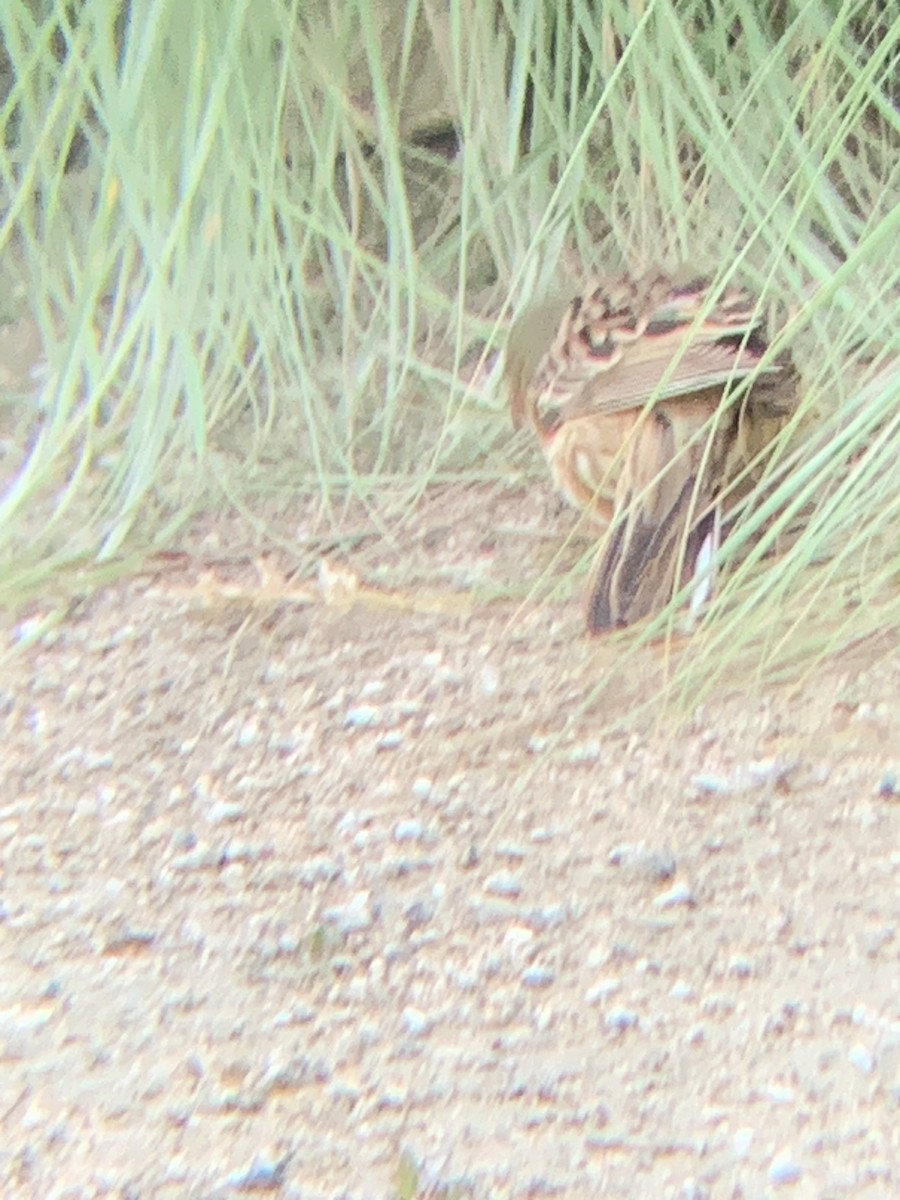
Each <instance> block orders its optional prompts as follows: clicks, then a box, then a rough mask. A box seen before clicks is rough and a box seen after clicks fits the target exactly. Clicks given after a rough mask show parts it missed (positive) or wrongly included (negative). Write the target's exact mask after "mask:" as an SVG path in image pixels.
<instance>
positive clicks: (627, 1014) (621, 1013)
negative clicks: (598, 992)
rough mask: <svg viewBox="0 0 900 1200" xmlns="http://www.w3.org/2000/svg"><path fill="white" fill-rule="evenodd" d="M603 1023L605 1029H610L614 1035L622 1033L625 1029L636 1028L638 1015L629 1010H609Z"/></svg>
mask: <svg viewBox="0 0 900 1200" xmlns="http://www.w3.org/2000/svg"><path fill="white" fill-rule="evenodd" d="M603 1023H604V1025H605V1026H606V1028H607V1029H612V1030H614V1031H615V1032H616V1033H624V1032H625V1030H626V1029H635V1028H636V1027H637V1023H638V1015H637V1013H636V1012H634V1010H633V1009H630V1008H611V1009H610V1010H609V1012H608V1013H607V1014H606V1016H605V1017H604V1019H603Z"/></svg>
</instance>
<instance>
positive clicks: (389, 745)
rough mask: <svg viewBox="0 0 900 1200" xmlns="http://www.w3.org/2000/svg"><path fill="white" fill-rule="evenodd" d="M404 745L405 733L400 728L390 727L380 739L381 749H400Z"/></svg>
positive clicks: (379, 746) (379, 747) (378, 744)
mask: <svg viewBox="0 0 900 1200" xmlns="http://www.w3.org/2000/svg"><path fill="white" fill-rule="evenodd" d="M402 745H403V734H402V733H401V732H400V730H399V729H389V730H388V732H387V733H386V734H385V735H384V737H380V738H379V739H378V743H377V748H378V749H379V750H399V749H400V747H401V746H402Z"/></svg>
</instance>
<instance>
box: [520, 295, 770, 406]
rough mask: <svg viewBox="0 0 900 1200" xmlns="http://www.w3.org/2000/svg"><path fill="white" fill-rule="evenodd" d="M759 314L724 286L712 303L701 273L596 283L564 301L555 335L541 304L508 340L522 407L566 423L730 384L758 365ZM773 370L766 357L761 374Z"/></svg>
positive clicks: (750, 301) (747, 300)
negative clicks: (678, 278) (678, 279)
mask: <svg viewBox="0 0 900 1200" xmlns="http://www.w3.org/2000/svg"><path fill="white" fill-rule="evenodd" d="M538 312H539V313H540V316H541V319H542V320H543V322H544V325H543V328H542V329H541V332H540V334H538V333H537V324H538V317H537V313H538ZM760 319H761V318H760V314H759V310H758V306H757V304H756V301H755V300H753V298H752V297H751V296H749V294H748V293H746V292H744V291H734V290H733V291H726V292H725V293H724V295H722V296H721V297H720V298H718V299H717V300H716V301H715V302H713V300H712V298H711V294H710V291H709V286H708V284H707V283H706V281H704V280H694V281H693V282H691V283H688V284H683V285H677V284H675V283H673V282H672V281H671V280H670V279H669V278H668V277H666V276H663V275H652V276H647V277H645V278H644V279H642V280H638V281H632V280H628V279H626V278H620V279H616V280H613V281H611V282H608V283H605V284H597V285H595V286H594V287H592V288H589V289H588V290H586V291H585V292H583V293H582V294H581V295H580V296H577V297H576V298H575V299H574V300H573V301H572V302H571V304H570V305H569V306H568V308H567V309H566V311H565V312H564V314H563V316H562V319H561V320H560V321H559V324H558V327H557V330H556V335H555V337H553V336H552V335H548V334H547V333H546V325H547V323H549V322H550V321H551V320H552V316H551V311H550V310H547V309H541V310H535V315H534V316H531V315H530V314H529V315H526V317H525V318H524V319H523V323H522V325H521V327H520V329H519V330H518V331H517V335H516V337H515V338H513V339H511V340H512V342H513V348H512V355H511V360H512V361H513V362H515V363H518V364H520V367H519V370H518V375H517V379H518V395H519V397H520V401H519V407H520V413H522V414H525V413H526V410H528V411H529V412H530V414H531V417H532V420H533V421H536V420H539V419H540V413H541V411H542V410H543V411H546V410H548V409H553V410H556V412H557V413H558V416H559V417H560V418H561V419H563V420H568V419H570V418H572V417H575V416H585V415H588V414H590V413H597V414H603V413H615V412H623V411H626V410H627V409H633V408H642V407H643V406H644V405H645V404H646V403H647V402H648V401H649V400H650V399H651V397H652V398H653V399H654V400H668V399H676V398H678V397H681V396H688V395H690V394H691V393H693V392H696V391H698V390H701V389H705V388H708V387H712V386H719V387H724V386H725V385H726V384H727V383H729V382H737V381H739V380H741V379H743V378H745V377H746V376H748V375H750V374H752V373H754V372H758V371H759V370H760V367H759V364H760V362H761V360H762V358H763V356H764V354H765V352H766V349H767V347H766V343H765V341H764V339H763V338H762V336H761V335H760V332H759V324H760ZM548 338H552V340H550V341H549V346H548ZM541 344H543V346H544V347H546V349H545V350H544V352H542V350H541ZM526 346H527V348H528V351H529V354H530V357H529V358H528V361H527V365H526V354H525V347H526ZM780 369H781V368H780V366H779V365H778V364H774V363H773V364H771V365H767V366H766V368H764V369H763V371H762V372H761V373H762V374H767V375H771V376H776V375H777V374H778V373H779V371H780Z"/></svg>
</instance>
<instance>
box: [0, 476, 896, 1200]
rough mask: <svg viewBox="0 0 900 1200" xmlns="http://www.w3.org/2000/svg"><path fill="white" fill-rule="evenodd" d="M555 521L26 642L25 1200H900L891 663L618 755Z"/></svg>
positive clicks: (11, 736) (599, 651)
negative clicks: (556, 564)
mask: <svg viewBox="0 0 900 1200" xmlns="http://www.w3.org/2000/svg"><path fill="white" fill-rule="evenodd" d="M543 503H544V501H543V500H541V499H540V498H528V497H525V496H523V495H522V494H521V493H520V492H518V491H515V490H510V491H508V492H506V493H504V494H491V495H489V496H485V495H482V494H479V493H477V492H475V491H474V490H471V491H468V492H460V493H449V492H445V493H442V494H435V495H433V496H430V497H428V498H427V499H426V501H425V502H424V503H423V506H422V508H421V510H420V512H419V514H418V516H417V521H416V525H415V527H414V528H413V527H411V528H410V530H409V532H408V535H407V537H406V542H405V544H404V547H403V562H404V568H403V570H404V575H403V579H404V588H403V590H402V591H400V590H398V589H396V588H395V589H394V590H382V588H384V589H386V588H387V585H389V584H390V582H391V576H390V569H389V568H390V563H391V555H392V554H393V556H394V558H393V561H394V562H395V563H396V562H397V561H399V559H398V557H397V556H398V555H399V551H396V550H395V551H388V550H385V546H384V544H381V545H371V546H368V545H366V544H365V543H361V544H360V545H359V546H357V548H356V549H354V550H353V551H352V552H351V553H350V554H349V555H348V556H347V565H346V566H344V567H342V566H341V564H340V563H335V562H334V561H329V562H327V563H326V565H325V566H324V568H323V571H322V575H321V583H320V584H317V583H316V582H315V580H313V581H312V582H310V581H307V580H303V579H300V580H298V581H292V580H288V579H286V578H285V577H284V574H283V571H282V570H281V568H280V567H279V564H278V561H277V560H276V559H274V558H273V559H266V560H265V561H264V562H262V563H261V564H260V565H259V566H258V567H255V566H254V561H255V560H256V558H257V555H258V547H257V546H256V545H255V544H254V542H253V540H252V538H251V536H250V535H249V534H247V533H246V531H245V530H243V529H241V528H239V527H238V526H237V525H235V524H234V523H231V522H226V521H222V522H219V523H218V524H216V525H212V524H210V523H207V524H205V525H203V526H198V528H197V529H196V530H195V531H194V533H193V535H192V536H191V538H189V539H187V540H186V541H185V545H184V550H183V554H182V555H178V556H170V557H168V558H166V559H165V560H160V561H159V562H158V563H156V564H154V565H153V567H152V569H151V570H149V571H148V572H147V574H145V575H144V576H141V577H140V578H136V579H132V580H130V581H126V582H123V583H121V584H118V585H115V586H112V587H110V588H108V589H106V590H104V591H101V592H99V593H96V594H94V595H93V596H91V597H90V598H88V599H85V600H83V601H81V602H79V603H77V604H74V605H72V607H71V609H70V611H69V613H68V616H67V619H66V620H65V621H64V622H62V623H61V624H60V625H58V626H57V627H55V628H53V629H52V630H50V631H49V632H48V633H46V634H45V635H43V636H40V637H38V638H37V640H35V641H34V642H33V644H31V645H27V642H28V639H29V638H30V637H31V636H32V635H33V634H34V633H35V632H36V631H38V630H39V628H40V618H41V615H42V614H41V611H40V610H38V609H35V610H34V611H33V612H32V613H31V614H30V616H29V617H28V618H27V619H25V620H24V621H23V620H20V621H19V622H18V624H16V625H15V626H14V627H10V629H9V642H10V645H11V646H14V647H15V648H16V653H15V654H13V655H12V656H7V658H6V660H5V663H4V668H3V675H2V678H0V714H2V720H3V748H2V758H0V763H2V781H3V790H2V795H0V866H2V892H0V1048H2V1071H0V1122H2V1139H0V1194H2V1195H3V1196H10V1197H14V1196H15V1197H18V1196H21V1197H32V1196H34V1197H51V1196H53V1197H62V1196H66V1197H87V1196H99V1195H112V1196H128V1197H151V1196H152V1197H155V1196H161V1197H167V1196H171V1197H195V1196H196V1197H206V1196H226V1195H230V1194H232V1193H238V1194H240V1193H241V1192H242V1191H249V1192H252V1191H254V1190H256V1191H266V1190H268V1191H271V1192H272V1193H273V1194H278V1195H284V1196H294V1197H301V1196H302V1197H303V1198H304V1200H312V1198H318V1197H323V1198H324V1197H338V1196H341V1197H353V1198H359V1200H362V1198H363V1197H366V1198H368V1197H373V1198H374V1197H395V1196H398V1197H403V1198H404V1200H406V1198H409V1197H413V1196H416V1195H421V1196H473V1197H504V1196H545V1195H547V1196H549V1195H561V1196H572V1197H586V1196H598V1197H620V1196H621V1197H626V1196H638V1197H652V1198H656V1197H673V1198H675V1197H678V1198H689V1197H711V1198H716V1197H747V1198H751V1197H764V1196H768V1195H770V1194H773V1193H778V1194H782V1193H783V1194H787V1195H790V1196H799V1197H816V1198H829V1197H845V1196H846V1197H872V1198H875V1197H888V1196H892V1195H897V1194H900V1166H898V1164H900V986H898V981H900V967H898V962H900V940H898V913H900V887H898V878H900V750H898V747H900V707H898V696H900V654H898V653H897V652H896V651H893V652H891V653H884V652H881V653H875V652H874V651H873V652H872V653H871V654H869V655H868V656H865V655H863V657H859V656H857V658H856V659H855V660H854V661H850V660H847V661H844V662H840V663H837V664H830V665H828V666H824V667H822V668H821V669H820V670H819V671H818V672H817V674H816V675H815V677H814V678H812V679H811V680H809V681H808V683H807V684H806V685H805V686H804V689H803V690H802V692H800V693H793V694H788V693H787V692H779V693H773V694H765V695H761V696H753V697H748V696H746V695H744V696H742V695H741V694H740V688H739V687H736V688H735V690H734V692H733V693H731V694H722V695H721V696H720V698H719V699H718V700H717V702H716V703H714V704H710V703H707V704H706V705H705V707H704V708H703V709H702V710H701V711H697V712H694V713H692V714H690V718H689V720H686V721H683V722H682V723H681V725H680V726H676V724H675V723H674V721H666V720H657V721H655V722H653V723H652V724H648V723H647V722H646V721H645V722H644V723H643V724H638V725H636V726H629V725H628V724H627V723H625V722H622V721H618V722H617V721H616V720H615V718H616V713H617V710H616V705H617V700H618V699H619V694H618V693H614V694H610V689H608V688H607V689H602V688H601V690H600V693H599V695H592V693H593V692H594V690H595V686H596V683H597V681H598V679H600V680H602V679H603V678H604V670H605V667H606V666H607V665H608V664H609V663H610V662H611V661H612V658H613V656H614V655H615V654H616V653H618V652H619V651H618V650H617V648H616V647H617V644H616V643H614V642H612V643H611V642H609V641H607V642H604V641H602V640H601V641H596V642H594V643H589V642H587V641H586V640H585V638H584V637H583V635H582V633H581V613H580V603H579V599H578V596H577V592H573V593H572V594H571V596H569V597H568V598H562V599H559V600H554V601H547V602H542V603H536V602H528V603H526V604H525V605H524V606H523V607H521V609H520V606H518V605H516V604H513V603H512V602H510V601H509V600H491V599H490V596H489V593H490V590H491V588H492V587H493V586H495V585H497V590H498V591H499V590H501V589H500V586H499V585H504V586H505V585H507V584H509V583H510V582H511V581H515V580H518V581H519V582H520V583H522V584H524V583H526V582H527V580H528V579H530V578H536V577H537V576H538V575H539V574H540V572H541V570H542V569H543V568H544V567H545V566H546V565H547V563H548V562H549V561H550V558H551V556H552V554H553V551H554V550H555V549H556V548H557V546H558V544H559V533H560V531H561V530H563V529H564V528H565V527H566V525H567V524H568V523H570V519H569V518H568V517H565V518H560V520H559V523H558V525H557V527H556V528H554V529H552V530H551V534H552V536H551V537H549V538H545V537H544V536H543V535H542V534H540V533H539V531H540V530H543V529H545V528H546V522H545V521H544V514H543V512H542V506H543ZM304 519H305V518H304V514H302V513H300V514H295V520H294V523H293V524H291V523H290V522H286V524H285V528H284V532H285V535H286V537H289V538H294V539H297V540H300V539H301V538H302V535H303V530H304V528H305V525H304ZM380 568H384V569H385V571H386V572H387V573H386V574H381V575H380V574H379V569H380ZM360 581H362V583H361V582H360ZM376 585H377V586H376ZM473 591H474V593H475V595H476V597H477V599H476V600H475V602H473V601H472V599H471V595H472V593H473ZM635 661H636V666H635V671H634V678H635V679H636V680H637V681H638V691H640V690H641V688H642V689H643V693H644V694H645V695H649V694H652V690H653V688H654V687H656V686H657V684H656V682H655V681H656V680H657V679H658V676H659V670H660V665H659V656H658V654H657V653H655V652H654V650H653V649H652V648H651V649H648V650H645V651H643V652H642V654H641V655H639V656H638V658H637V659H636V660H635ZM657 715H658V714H657Z"/></svg>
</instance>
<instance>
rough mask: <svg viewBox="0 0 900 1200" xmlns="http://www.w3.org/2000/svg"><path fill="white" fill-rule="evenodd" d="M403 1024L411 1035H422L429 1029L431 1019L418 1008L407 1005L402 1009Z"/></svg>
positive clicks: (431, 1023)
mask: <svg viewBox="0 0 900 1200" xmlns="http://www.w3.org/2000/svg"><path fill="white" fill-rule="evenodd" d="M403 1024H404V1026H405V1028H406V1032H407V1033H408V1034H410V1036H411V1037H422V1036H423V1034H426V1033H428V1031H429V1029H431V1027H432V1025H433V1021H432V1020H431V1018H430V1017H429V1016H428V1015H427V1014H426V1013H424V1012H422V1010H421V1009H420V1008H415V1007H414V1006H413V1005H409V1006H408V1007H407V1008H404V1010H403Z"/></svg>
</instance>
